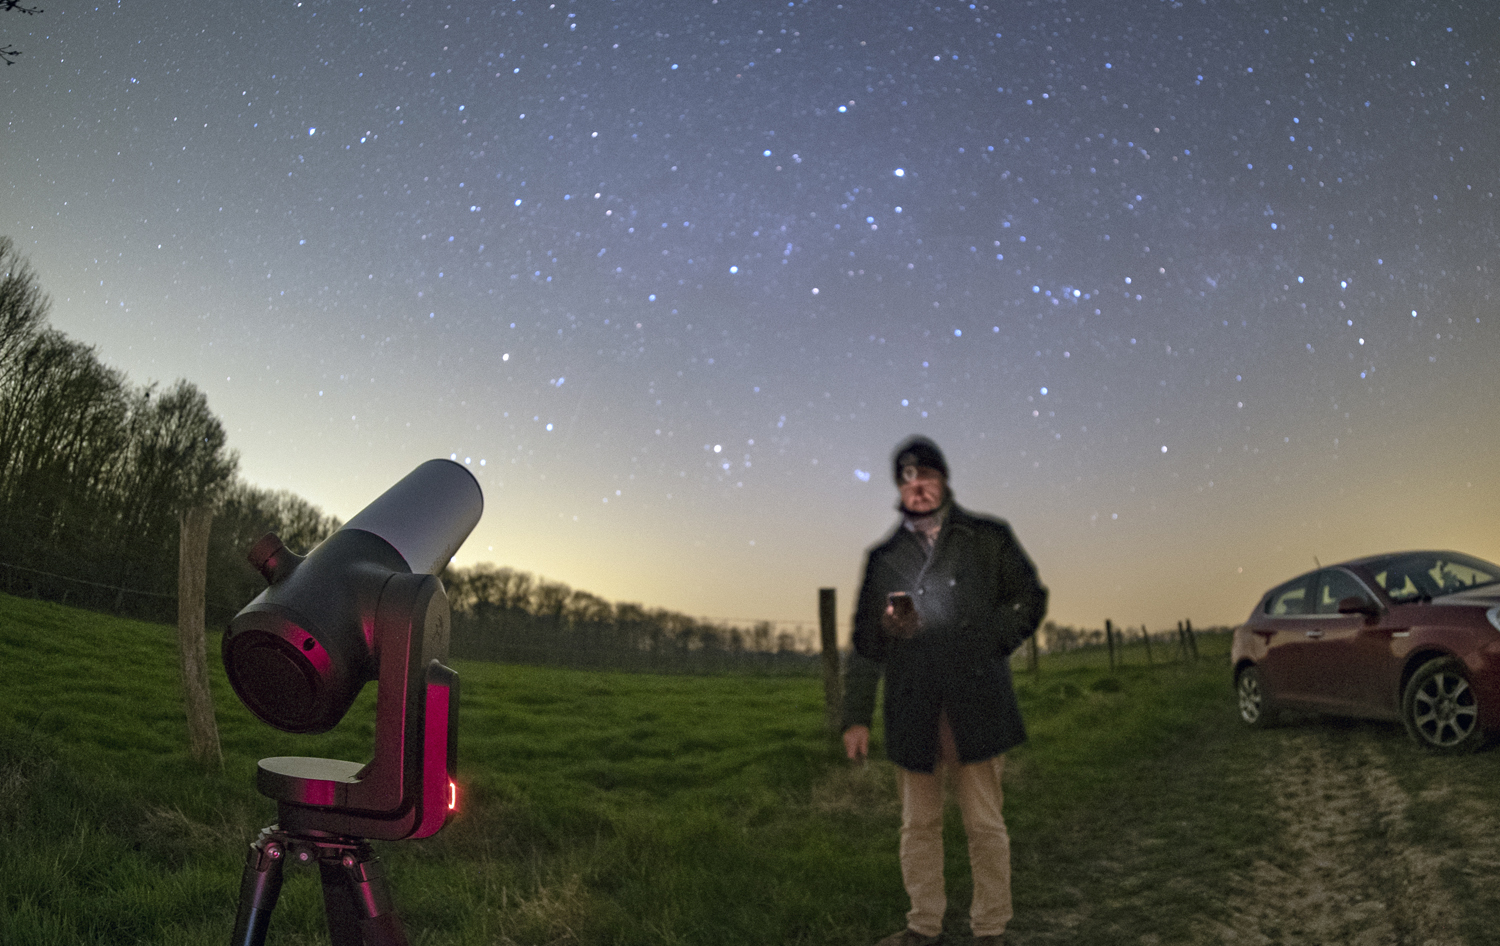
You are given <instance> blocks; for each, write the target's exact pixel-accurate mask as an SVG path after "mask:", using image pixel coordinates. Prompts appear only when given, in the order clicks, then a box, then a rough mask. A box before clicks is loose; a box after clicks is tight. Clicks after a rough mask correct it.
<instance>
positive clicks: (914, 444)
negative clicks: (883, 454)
mask: <svg viewBox="0 0 1500 946" xmlns="http://www.w3.org/2000/svg"><path fill="white" fill-rule="evenodd" d="M909 466H918V467H927V468H928V469H930V470H937V471H938V472H939V473H941V474H943V478H944V479H947V478H948V463H947V461H946V460H944V459H943V451H941V450H939V449H938V445H937V444H935V443H933V442H932V441H931V440H928V439H927V438H926V437H922V436H916V437H908V438H907V439H906V440H905V441H903V442H902V444H901V446H899V447H897V448H896V455H895V474H896V482H897V483H900V482H901V471H902V470H904V469H906V468H907V467H909Z"/></svg>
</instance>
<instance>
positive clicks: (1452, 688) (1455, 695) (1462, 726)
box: [1412, 673, 1479, 746]
mask: <svg viewBox="0 0 1500 946" xmlns="http://www.w3.org/2000/svg"><path fill="white" fill-rule="evenodd" d="M1412 703H1413V705H1412V722H1413V723H1414V724H1415V725H1416V727H1417V731H1418V732H1420V733H1421V734H1422V737H1423V738H1424V739H1426V740H1427V741H1428V742H1430V743H1432V744H1433V745H1435V746H1453V745H1457V744H1458V743H1460V742H1463V741H1464V739H1465V738H1467V737H1468V735H1469V734H1470V733H1471V732H1473V731H1474V726H1475V724H1476V723H1478V721H1479V708H1478V707H1477V706H1476V705H1475V704H1474V694H1473V692H1471V691H1470V689H1469V682H1468V681H1467V680H1465V679H1464V678H1463V677H1462V676H1460V675H1459V674H1456V673H1438V674H1434V675H1433V676H1432V677H1431V679H1428V680H1426V681H1425V682H1423V684H1422V686H1421V687H1420V688H1418V690H1417V692H1416V696H1415V699H1414V700H1413V701H1412Z"/></svg>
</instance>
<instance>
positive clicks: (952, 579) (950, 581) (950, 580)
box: [948, 578, 958, 588]
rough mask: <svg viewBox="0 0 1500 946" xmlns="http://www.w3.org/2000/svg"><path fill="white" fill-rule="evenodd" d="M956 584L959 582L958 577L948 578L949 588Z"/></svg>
mask: <svg viewBox="0 0 1500 946" xmlns="http://www.w3.org/2000/svg"><path fill="white" fill-rule="evenodd" d="M956 584H958V579H957V578H950V579H948V587H949V588H952V587H953V586H954V585H956Z"/></svg>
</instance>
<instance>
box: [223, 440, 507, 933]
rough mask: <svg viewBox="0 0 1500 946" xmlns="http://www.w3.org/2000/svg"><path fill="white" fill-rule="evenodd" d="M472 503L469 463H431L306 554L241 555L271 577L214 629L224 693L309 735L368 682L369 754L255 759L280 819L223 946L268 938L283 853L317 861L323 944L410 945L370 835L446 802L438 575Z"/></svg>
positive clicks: (389, 831) (449, 727)
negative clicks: (220, 638)
mask: <svg viewBox="0 0 1500 946" xmlns="http://www.w3.org/2000/svg"><path fill="white" fill-rule="evenodd" d="M483 509H484V497H483V495H482V493H481V492H480V489H479V483H478V482H477V481H476V480H475V479H474V476H473V474H471V473H470V472H469V471H468V470H467V469H465V468H464V467H463V466H462V465H460V464H458V463H454V462H452V461H449V460H429V461H427V462H426V463H423V464H422V465H420V466H418V467H417V468H416V469H415V470H413V471H412V472H411V473H409V474H407V476H406V477H404V478H403V479H402V480H401V481H400V482H398V483H396V484H395V485H394V486H392V487H391V488H390V489H388V490H386V491H385V492H384V493H382V494H381V495H380V496H379V497H378V498H377V499H376V500H375V501H374V502H372V503H370V505H368V506H366V507H365V508H364V509H363V510H361V511H360V512H359V513H358V514H357V515H355V516H354V518H353V519H350V520H349V522H348V523H346V524H345V525H344V526H343V527H342V528H341V529H339V530H338V531H337V532H335V533H334V534H333V535H332V536H330V537H329V538H328V539H327V540H326V541H324V542H323V543H322V544H320V545H319V546H318V547H317V548H315V549H313V550H312V551H311V552H309V553H308V554H307V555H306V556H305V557H303V556H299V555H297V554H295V553H293V552H292V551H291V550H289V549H287V548H286V546H284V545H283V544H282V543H281V540H280V539H279V538H277V537H276V536H275V535H267V536H265V537H264V538H262V539H261V540H260V541H259V542H257V543H256V544H255V546H254V547H253V548H252V549H251V550H250V562H251V564H252V565H254V566H255V568H256V569H257V570H258V571H259V572H260V573H261V575H262V576H264V577H265V579H266V581H267V583H268V587H267V588H266V590H265V591H263V592H261V593H260V594H259V595H257V596H256V597H255V599H254V600H253V601H251V602H250V603H249V604H248V605H246V606H245V607H244V609H243V610H241V611H240V612H239V613H238V614H237V615H235V617H234V619H233V620H231V621H230V623H229V629H228V630H227V631H226V632H225V634H224V645H223V657H224V669H225V671H226V673H227V674H228V677H229V683H230V686H231V687H233V689H234V692H235V695H236V696H238V697H239V698H240V701H241V702H242V703H244V704H245V706H246V708H248V709H249V710H250V711H251V712H252V713H253V714H255V716H257V717H258V718H259V719H261V720H262V721H264V722H266V723H268V724H270V725H271V726H274V727H276V728H277V729H280V730H283V731H285V732H289V733H318V732H326V731H327V730H329V729H332V728H333V727H334V726H335V725H337V724H338V722H339V721H340V720H341V719H343V717H344V715H345V714H346V713H347V712H348V711H349V707H350V706H351V705H352V704H353V702H354V700H355V698H356V697H357V696H358V695H359V693H360V691H361V690H362V689H363V688H364V685H365V684H366V683H368V682H370V681H371V680H375V681H377V693H376V703H375V747H374V758H373V759H372V760H371V761H369V762H368V763H365V764H360V763H356V762H346V761H343V760H338V759H317V758H307V757H300V756H281V757H276V758H269V759H261V760H260V763H259V765H258V766H257V770H256V788H257V789H258V790H259V791H260V793H261V794H262V795H265V796H266V797H268V798H271V799H272V800H274V801H275V802H276V812H277V823H276V824H274V825H272V826H270V827H269V828H266V829H265V830H264V831H262V832H261V834H260V837H259V838H257V840H256V841H255V843H254V844H253V845H251V848H250V852H249V855H248V856H247V859H246V863H245V872H244V875H243V877H242V880H241V884H240V903H239V910H238V913H237V916H236V920H235V932H234V939H233V940H232V942H233V943H235V944H241V946H261V944H263V943H264V942H265V935H266V930H267V928H268V926H269V923H270V919H271V913H272V911H273V910H274V909H275V906H276V901H277V898H278V897H279V895H280V889H281V880H282V866H283V865H284V863H285V862H286V860H287V859H288V858H292V859H295V860H298V861H301V862H304V863H311V862H314V861H315V862H316V863H317V864H318V866H319V870H320V871H321V873H322V881H323V897H324V907H325V912H326V915H327V921H328V927H329V933H330V935H331V937H332V941H333V944H334V946H376V944H379V946H386V944H390V946H403V944H405V943H407V939H406V936H405V933H404V931H403V930H402V928H401V924H400V921H399V919H398V918H397V917H396V914H395V912H394V910H393V909H392V908H391V902H390V895H389V891H388V889H387V887H386V884H385V882H384V877H383V874H382V873H381V870H380V866H379V862H378V860H377V859H376V858H375V856H374V854H373V853H372V852H371V851H370V848H369V844H368V841H369V840H370V839H375V840H386V841H397V840H403V839H410V838H425V837H430V836H432V835H434V834H436V833H437V832H438V831H440V830H442V828H443V826H444V825H446V824H447V823H448V822H449V821H450V820H451V819H452V817H453V813H454V811H455V809H456V807H457V787H456V781H455V779H456V766H457V756H458V728H457V722H458V674H456V673H455V672H454V671H453V670H451V669H449V668H448V667H447V666H445V664H444V661H446V660H447V659H448V640H449V630H450V612H449V607H448V597H447V595H446V593H445V592H444V591H443V585H442V582H441V581H439V580H438V578H437V577H436V573H437V572H439V571H441V570H442V569H443V567H444V566H445V565H447V563H448V561H449V560H450V559H451V558H452V557H453V555H454V553H456V552H457V551H458V549H459V547H460V546H461V545H462V544H463V542H464V540H465V539H466V538H468V536H469V533H470V532H471V531H473V529H474V526H475V525H476V524H477V523H478V522H479V517H480V514H481V513H482V512H483Z"/></svg>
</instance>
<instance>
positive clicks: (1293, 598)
mask: <svg viewBox="0 0 1500 946" xmlns="http://www.w3.org/2000/svg"><path fill="white" fill-rule="evenodd" d="M1266 613H1267V614H1269V615H1270V616H1271V617H1273V618H1278V617H1291V616H1293V615H1298V614H1306V613H1307V576H1306V575H1303V576H1302V577H1301V578H1298V579H1297V580H1295V581H1289V582H1287V583H1286V584H1284V585H1282V586H1281V587H1280V588H1277V589H1276V590H1275V591H1273V592H1271V593H1270V594H1269V595H1267V596H1266Z"/></svg>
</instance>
